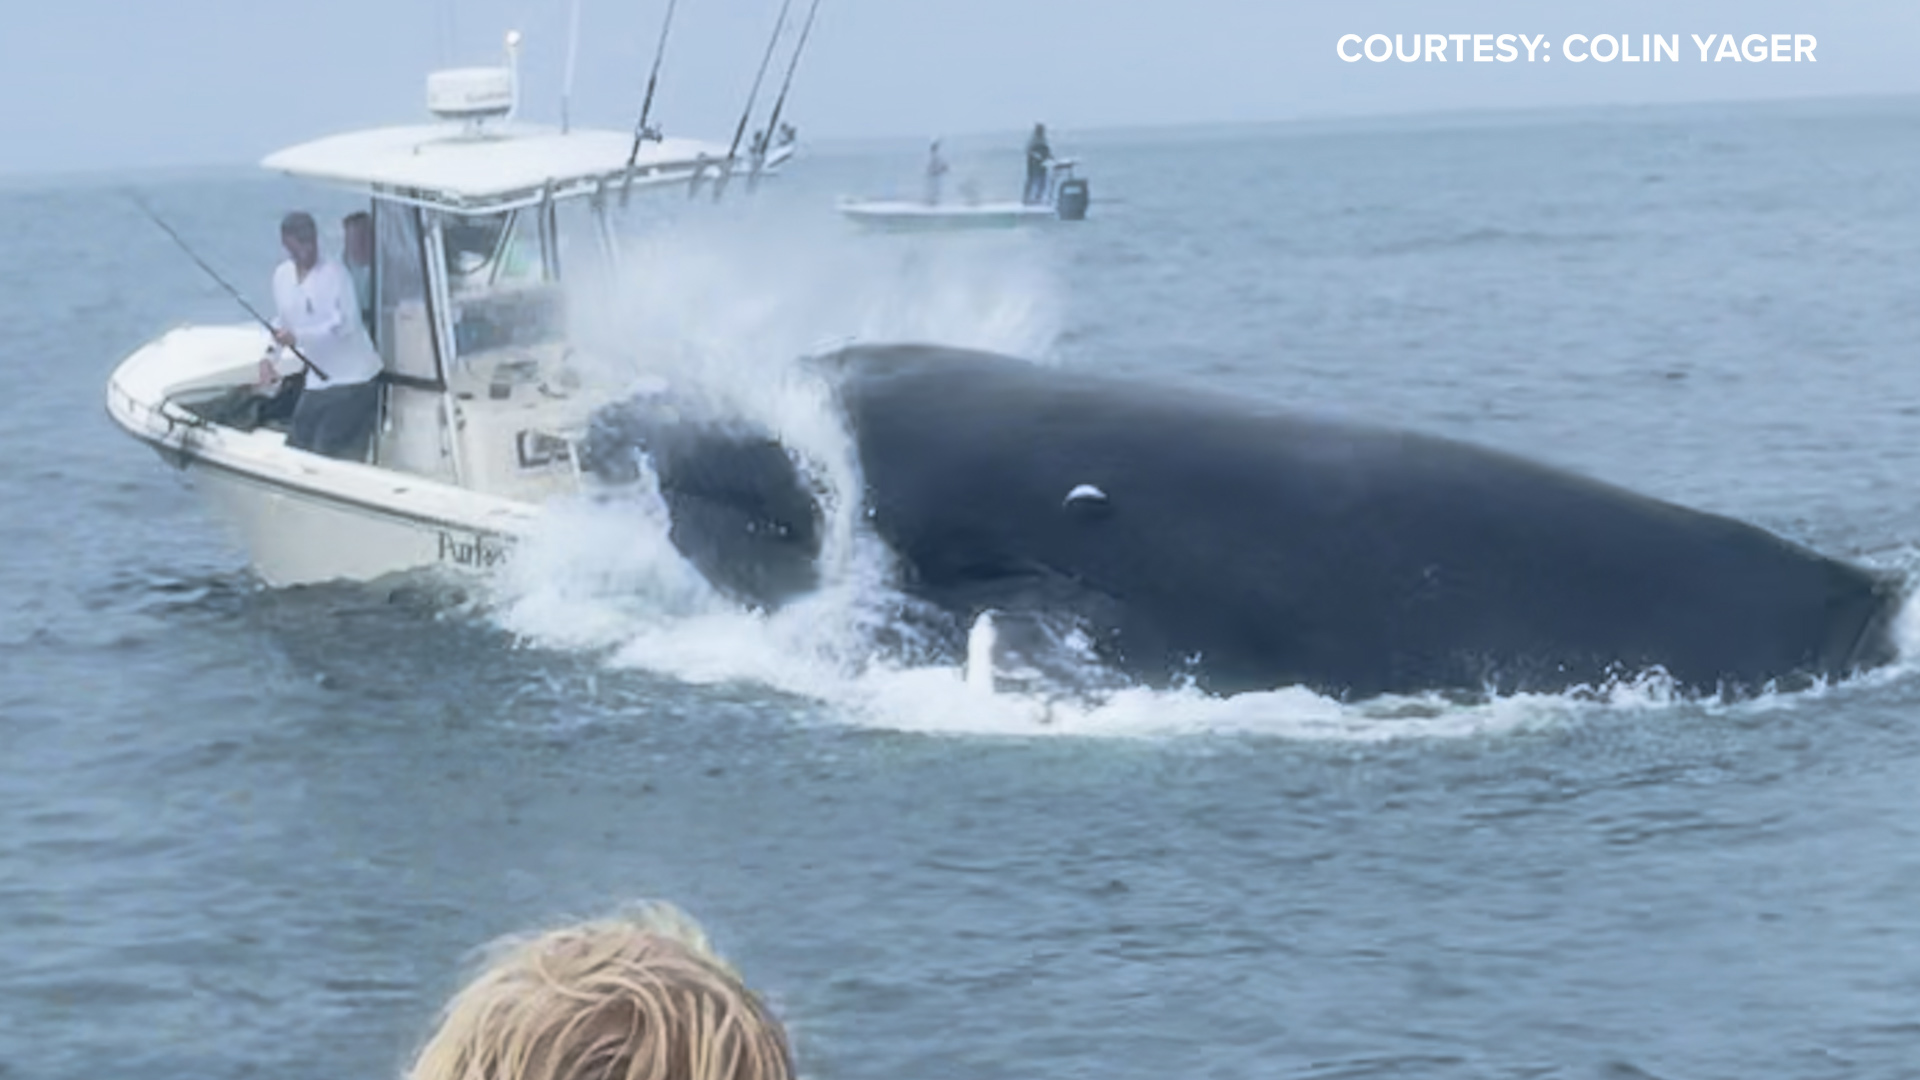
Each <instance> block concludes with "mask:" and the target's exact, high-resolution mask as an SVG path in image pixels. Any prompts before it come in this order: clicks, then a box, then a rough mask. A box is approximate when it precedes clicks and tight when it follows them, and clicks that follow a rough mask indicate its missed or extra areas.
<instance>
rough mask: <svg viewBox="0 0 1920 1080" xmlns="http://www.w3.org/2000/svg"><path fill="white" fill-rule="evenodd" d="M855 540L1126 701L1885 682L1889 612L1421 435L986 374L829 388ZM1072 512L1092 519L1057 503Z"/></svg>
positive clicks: (1729, 542)
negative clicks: (861, 504)
mask: <svg viewBox="0 0 1920 1080" xmlns="http://www.w3.org/2000/svg"><path fill="white" fill-rule="evenodd" d="M831 362H832V363H833V364H835V365H837V366H838V368H839V369H840V379H841V389H840V392H841V400H842V403H843V405H844V407H845V408H846V410H847V414H848V418H849V421H850V423H851V425H852V427H853V430H854V432H855V436H856V438H857V440H858V443H859V448H860V458H861V461H862V465H863V468H864V470H865V478H866V483H867V488H868V490H867V498H868V500H869V508H870V512H871V517H872V520H873V523H874V525H875V527H876V529H878V530H879V532H880V533H881V535H882V536H883V537H884V538H885V539H886V540H887V541H888V542H889V543H890V545H892V547H893V548H894V550H895V551H896V552H897V554H898V555H899V556H900V558H901V562H902V565H903V567H904V568H905V571H906V574H907V577H908V581H907V584H908V586H909V587H910V588H911V589H912V590H913V591H915V592H917V593H919V594H920V595H922V596H924V597H926V598H928V599H930V600H932V601H934V602H935V603H938V604H940V605H942V606H944V607H947V608H948V609H950V610H952V611H954V612H955V613H956V614H958V615H960V616H961V617H963V618H964V617H968V616H970V614H971V613H973V612H975V611H978V610H982V609H986V608H997V609H1001V610H1008V609H1019V608H1022V607H1029V608H1047V607H1053V608H1057V609H1060V610H1063V611H1066V612H1070V613H1072V614H1075V615H1077V616H1079V617H1080V618H1082V619H1083V620H1085V621H1086V622H1087V623H1088V624H1089V625H1090V626H1091V627H1092V628H1093V629H1094V631H1095V633H1096V638H1097V640H1098V642H1099V644H1100V646H1101V648H1102V649H1103V650H1105V651H1106V652H1107V653H1108V655H1109V656H1110V657H1111V658H1113V659H1114V660H1116V661H1117V662H1118V663H1119V664H1121V665H1122V666H1124V667H1125V668H1126V669H1128V670H1129V671H1131V672H1133V673H1134V674H1136V675H1137V676H1139V677H1142V678H1144V679H1146V680H1147V681H1149V682H1166V681H1172V680H1180V679H1182V678H1189V677H1190V678H1192V679H1193V680H1194V681H1196V682H1197V683H1198V684H1199V685H1201V686H1204V687H1207V688H1210V689H1214V690H1220V691H1234V690H1242V689H1249V688H1260V687H1272V686H1279V685H1287V684H1302V685H1306V686H1310V687H1314V688H1316V689H1320V690H1323V691H1328V692H1334V693H1342V694H1351V695H1369V694H1375V693H1380V692H1387V691H1401V690H1419V689H1429V688H1448V687H1458V688H1468V689H1479V688H1484V687H1495V688H1499V689H1503V690H1512V689H1559V688H1565V687H1567V686H1570V685H1575V684H1579V683H1596V682H1600V681H1603V680H1605V679H1606V678H1608V677H1609V676H1612V675H1618V674H1633V673H1636V672H1639V671H1643V670H1646V669H1649V668H1652V667H1654V666H1659V667H1662V668H1664V669H1665V670H1666V671H1667V672H1668V673H1669V674H1670V675H1672V676H1673V677H1674V678H1675V679H1676V680H1677V681H1678V682H1680V683H1681V684H1683V685H1684V686H1686V687H1689V688H1694V689H1701V690H1714V689H1718V688H1724V689H1727V690H1733V691H1737V690H1753V689H1757V688H1760V687H1762V686H1764V685H1765V684H1767V683H1769V682H1779V683H1781V684H1783V685H1793V684H1795V683H1796V682H1800V681H1804V680H1805V679H1807V678H1809V677H1813V676H1840V675H1844V674H1846V673H1848V672H1850V671H1852V670H1855V669H1857V668H1861V667H1866V666H1871V665H1874V664H1878V663H1881V662H1884V661H1886V660H1887V659H1889V658H1890V657H1891V655H1892V649H1891V646H1890V644H1889V638H1888V629H1887V627H1888V623H1889V621H1890V619H1891V616H1892V614H1893V613H1894V611H1895V609H1896V607H1897V604H1898V601H1899V597H1898V595H1897V590H1896V589H1895V588H1893V587H1892V585H1891V584H1890V583H1889V582H1887V581H1885V580H1882V579H1880V578H1879V577H1876V576H1875V575H1873V574H1871V573H1869V572H1867V571H1865V570H1863V569H1860V568H1858V567H1854V566H1850V565H1847V564H1845V563H1842V562H1839V561H1836V560H1833V559H1830V558H1826V557H1824V556H1822V555H1819V554H1817V553H1815V552H1813V551H1810V550H1807V549H1806V548H1803V547H1800V546H1798V545H1795V544H1792V543H1789V542H1787V541H1785V540H1782V539H1780V538H1779V537H1776V536H1773V535H1772V534H1770V533H1767V532H1765V531H1763V530H1761V529H1758V528H1755V527H1753V526H1750V525H1746V524H1743V523H1741V522H1737V521H1733V520H1730V519H1727V518H1724V517H1718V516H1714V515H1711V514H1705V513H1700V512H1697V511H1692V510H1687V509H1684V508H1681V507H1678V506H1674V505H1671V504H1668V503H1664V502H1660V501H1658V500H1654V499H1650V498H1646V497H1643V496H1639V495H1635V494H1633V493H1631V492H1628V491H1624V490H1621V489H1619V488H1615V487H1612V486H1609V485H1605V484H1601V483H1598V482H1595V481H1592V480H1588V479H1584V478H1581V477H1577V476H1573V475H1570V474H1567V473H1564V472H1560V471H1556V470H1553V469H1549V468H1545V467H1543V466H1540V465H1537V464H1533V463H1530V462H1527V461H1524V460H1521V459H1518V458H1515V457H1512V456H1509V455H1505V454H1499V453H1495V452H1491V451H1488V450H1484V449H1479V448H1475V447H1472V446H1467V445H1463V444H1460V443H1455V442H1451V441H1447V440H1443V439H1438V438H1434V437H1429V436H1422V435H1417V434H1410V433H1406V432H1399V431H1390V430H1381V429H1373V428H1365V427H1355V426H1350V425H1344V424H1337V423H1331V422H1327V421H1324V420H1315V419H1307V418H1301V417H1298V416H1291V415H1287V414H1284V413H1280V412H1275V411H1268V410H1263V409H1260V408H1257V407H1254V406H1251V405H1249V404H1247V403H1244V402H1240V401H1237V400H1235V399H1232V398H1226V397H1221V396H1211V395H1203V394H1197V393H1188V392H1181V391H1171V390H1167V389H1165V388H1160V387H1150V386H1145V385H1141V384H1138V383H1133V382H1128V381H1124V380H1119V379H1105V378H1099V377H1093V376H1088V375H1085V374H1082V373H1064V372H1060V371H1056V370H1051V369H1048V368H1044V367H1040V366H1036V365H1032V364H1028V363H1025V362H1022V361H1017V360H1012V359H1008V358H1005V357H999V356H994V355H991V354H984V353H972V352H965V351H961V350H952V349H942V348H933V347H924V346H869V347H856V348H852V349H848V350H844V351H843V352H841V353H839V354H837V355H836V357H834V358H833V360H832V361H831ZM1080 485H1091V486H1092V487H1094V488H1097V489H1098V490H1099V491H1100V492H1101V493H1102V494H1104V496H1105V498H1104V500H1101V499H1097V498H1092V497H1086V498H1081V499H1077V500H1075V501H1073V502H1071V503H1069V502H1068V501H1067V495H1068V493H1069V492H1070V491H1072V490H1073V489H1075V488H1076V487H1079V486H1080Z"/></svg>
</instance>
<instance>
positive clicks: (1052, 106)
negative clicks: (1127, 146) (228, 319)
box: [0, 0, 1920, 174]
mask: <svg viewBox="0 0 1920 1080" xmlns="http://www.w3.org/2000/svg"><path fill="white" fill-rule="evenodd" d="M575 3H576V0H319V2H316V0H298V2H295V0H57V2H56V0H16V2H15V3H11V4H9V5H8V6H9V8H10V9H13V10H9V12H8V18H7V20H6V22H5V24H4V33H0V94H4V96H5V99H6V101H7V105H6V106H4V107H0V174H20V173H49V172H70V171H88V172H91V171H102V170H117V169H153V168H178V167H198V166H222V165H241V164H246V163H250V162H253V161H256V160H258V159H259V158H260V157H261V156H263V155H265V154H266V153H268V152H269V151H271V150H273V149H276V148H278V147H280V146H284V145H288V144H291V143H295V142H301V141H304V140H306V139H309V138H315V137H319V136H322V135H327V134H333V133H336V132H340V131H345V130H351V129H354V128H359V127H368V126H377V125H383V124H391V123H410V122H416V121H419V120H423V119H425V118H426V114H425V81H426V74H427V72H428V71H429V70H431V69H433V68H435V67H446V66H464V65H475V64H492V63H497V62H499V60H500V57H501V55H502V51H501V41H502V39H503V37H504V35H505V33H506V31H507V30H509V29H518V30H520V31H521V33H522V35H523V37H524V45H523V48H522V87H523V90H522V94H523V102H524V105H523V110H522V115H523V117H524V118H526V119H530V120H547V121H555V120H557V119H558V117H559V103H560V98H561V91H562V86H563V83H564V78H563V75H564V71H565V68H566V57H567V53H568V23H569V16H570V13H571V10H572V7H573V5H574V4H575ZM790 3H791V9H790V11H789V12H788V18H787V19H786V21H785V23H784V30H783V33H782V35H781V37H780V39H779V48H778V51H777V52H776V53H775V57H774V61H773V64H772V67H771V69H770V70H769V71H768V74H767V76H766V85H765V86H763V88H762V90H761V95H760V99H759V101H760V104H759V115H760V116H764V115H765V112H766V110H767V109H768V108H769V107H770V105H771V102H772V99H773V97H774V96H775V95H776V94H777V93H778V90H779V87H780V83H781V81H782V79H783V78H784V76H785V74H786V65H787V59H788V55H789V53H790V50H791V48H792V46H793V44H794V43H795V41H796V39H797V37H798V34H799V28H800V24H801V23H802V22H803V20H804V16H805V13H806V11H807V9H808V6H809V4H810V3H812V0H790ZM577 4H578V10H579V22H580V34H579V38H578V42H579V44H578V50H577V54H576V56H577V59H576V63H575V79H574V84H573V91H572V98H571V100H572V102H573V104H572V109H571V112H572V116H573V118H574V122H575V123H576V124H591V125H595V126H611V127H617V128H621V129H629V128H631V126H632V123H633V120H634V118H635V116H636V115H637V114H638V111H639V104H640V98H641V95H642V91H643V89H644V87H645V84H646V76H647V70H648V68H649V66H650V64H651V61H652V58H653V53H654V48H655V44H656V42H657V40H658V36H659V32H660V24H661V20H662V16H663V14H664V13H665V11H666V6H667V0H577ZM780 7H781V0H678V7H677V11H676V14H675V17H674V23H673V27H672V32H671V36H670V38H669V39H668V42H667V50H666V58H665V63H664V65H663V66H662V69H661V78H660V89H659V92H658V96H657V98H656V102H655V117H656V118H657V119H659V120H660V121H661V122H662V123H663V125H664V127H665V128H666V130H667V131H668V132H669V133H670V134H675V135H683V136H691V137H704V138H709V139H715V140H717V141H721V142H725V141H727V139H729V138H730V137H731V135H732V131H733V128H734V126H735V124H736V123H737V121H738V118H739V115H740V111H741V109H742V107H743V105H744V104H745V103H746V100H747V96H748V91H749V88H750V87H751V85H752V83H753V79H754V72H755V69H756V67H757V66H758V65H759V64H760V60H761V56H762V54H763V53H764V52H765V50H766V47H767V42H768V40H769V35H770V34H771V33H772V30H773V28H774V26H775V23H776V19H777V16H778V14H779V12H780ZM1509 33H1510V34H1515V35H1526V36H1528V37H1530V38H1534V39H1538V38H1539V37H1540V36H1541V35H1544V36H1545V39H1546V44H1545V45H1544V46H1543V47H1542V53H1541V55H1542V57H1543V59H1540V60H1535V61H1531V62H1529V61H1527V60H1526V59H1525V56H1526V54H1525V53H1524V51H1521V52H1519V53H1518V56H1519V59H1517V60H1514V61H1509V62H1500V61H1498V60H1487V61H1479V62H1475V61H1474V60H1473V59H1472V56H1473V42H1472V41H1466V42H1463V43H1460V44H1457V45H1456V44H1455V43H1454V42H1453V41H1451V40H1450V39H1449V40H1448V41H1447V43H1446V45H1445V51H1444V55H1445V56H1446V57H1447V60H1445V61H1439V60H1432V59H1426V58H1424V57H1425V51H1424V50H1423V59H1422V60H1420V61H1418V62H1411V63H1403V62H1401V61H1399V60H1397V59H1394V60H1388V61H1385V62H1382V63H1374V62H1371V61H1368V60H1366V59H1361V60H1358V61H1355V62H1347V61H1344V60H1342V59H1341V58H1340V57H1339V55H1338V54H1337V46H1338V44H1339V39H1340V37H1341V36H1342V35H1345V34H1357V35H1360V38H1361V40H1360V41H1355V42H1350V43H1349V44H1348V45H1347V49H1348V50H1349V55H1353V54H1354V52H1355V51H1356V50H1358V49H1359V48H1361V47H1363V45H1362V42H1363V41H1364V39H1365V38H1366V37H1367V36H1369V35H1373V34H1384V35H1387V36H1388V37H1389V38H1391V37H1393V36H1394V35H1402V36H1403V37H1404V38H1405V39H1406V40H1407V41H1408V42H1409V43H1410V42H1411V35H1415V34H1421V35H1426V34H1443V35H1451V34H1488V35H1499V34H1509ZM1576 34H1578V35H1585V36H1586V37H1587V38H1589V39H1591V38H1596V37H1598V36H1599V35H1602V34H1611V35H1614V37H1615V38H1620V37H1625V38H1627V39H1628V40H1629V44H1630V48H1629V51H1630V52H1631V53H1632V54H1634V55H1638V54H1640V53H1641V52H1642V51H1643V48H1644V46H1643V39H1642V35H1656V34H1657V35H1676V34H1677V35H1679V45H1680V49H1679V51H1680V58H1679V60H1678V61H1671V60H1662V61H1661V62H1659V63H1654V62H1648V61H1641V62H1627V61H1625V60H1624V59H1616V60H1614V61H1611V62H1601V61H1598V60H1594V59H1588V60H1584V61H1580V62H1575V61H1574V60H1573V59H1572V56H1573V55H1586V53H1587V51H1588V50H1589V49H1591V48H1593V46H1592V44H1591V43H1576V44H1575V46H1574V48H1575V52H1574V53H1573V54H1569V55H1562V52H1563V46H1564V45H1565V44H1566V39H1567V38H1568V37H1569V36H1570V35H1576ZM1709 34H1712V35H1716V38H1715V40H1714V42H1713V43H1712V45H1711V46H1710V51H1711V52H1716V53H1717V52H1718V44H1719V42H1718V36H1720V35H1727V34H1731V35H1734V36H1735V37H1737V38H1740V39H1743V40H1744V39H1745V38H1746V37H1747V36H1748V35H1751V34H1765V35H1775V34H1808V35H1812V36H1813V37H1814V39H1815V40H1816V41H1817V46H1816V47H1815V49H1814V52H1813V57H1814V59H1813V60H1812V61H1811V62H1807V61H1800V62H1780V63H1776V62H1773V61H1772V60H1771V59H1769V60H1767V61H1764V62H1752V61H1749V60H1745V59H1741V60H1734V59H1732V58H1731V57H1730V56H1729V57H1727V58H1723V59H1720V60H1711V59H1710V60H1707V61H1702V60H1701V59H1700V54H1699V49H1698V47H1697V46H1696V45H1695V43H1694V42H1693V40H1692V38H1693V37H1694V35H1698V36H1700V37H1702V38H1705V37H1706V36H1707V35H1709ZM1771 40H1772V39H1771V38H1769V39H1768V42H1767V43H1765V45H1757V46H1752V47H1750V50H1749V51H1752V49H1754V48H1765V47H1766V45H1770V44H1771ZM1488 46H1489V55H1495V54H1494V53H1493V49H1494V47H1495V44H1494V39H1492V38H1489V39H1488ZM1406 48H1408V49H1409V50H1410V49H1411V45H1410V44H1408V45H1407V46H1406ZM1380 51H1381V46H1380V45H1376V46H1375V52H1376V54H1378V53H1379V52H1380ZM1600 51H1601V52H1603V53H1604V52H1608V51H1610V46H1608V45H1602V46H1601V47H1600ZM1457 52H1460V53H1464V59H1461V60H1456V59H1455V56H1456V54H1457ZM1547 55H1551V57H1552V58H1551V59H1550V60H1548V59H1544V57H1545V56H1547ZM1914 94H1920V0H1857V2H1851V3H1839V2H1825V0H1667V2H1663V3H1655V2H1642V0H1612V2H1606V3H1598V2H1588V0H1556V2H1553V3H1540V2H1538V0H1531V2H1521V0H1348V2H1345V3H1341V4H1326V3H1306V2H1294V0H1180V2H1177V3H1175V2H1158V0H1155V2H1146V0H819V10H818V16H817V20H816V22H815V25H814V27H813V31H812V36H811V40H810V42H809V43H808V45H807V48H806V51H805V52H804V54H803V55H802V56H801V57H800V61H799V66H798V69H797V71H796V74H795V76H794V80H793V85H792V90H791V93H790V95H789V98H788V100H787V102H786V105H785V109H784V112H783V116H785V117H788V118H790V119H792V120H793V121H794V122H795V123H796V124H797V125H798V126H799V127H800V129H801V132H802V135H803V137H805V138H809V139H814V140H841V139H867V138H892V137H908V136H911V137H915V138H923V137H928V136H932V135H948V136H962V135H968V134H979V133H991V132H1018V131H1021V130H1024V129H1025V128H1027V127H1030V126H1031V125H1032V124H1033V123H1034V122H1035V121H1037V120H1044V121H1046V123H1047V124H1048V128H1049V130H1050V131H1053V132H1055V133H1056V140H1057V139H1058V138H1059V137H1060V134H1059V133H1071V132H1074V131H1078V130H1093V129H1102V128H1115V127H1126V128H1131V127H1155V126H1163V125H1190V124H1222V123H1248V122H1270V121H1292V120H1303V119H1326V118H1342V117H1355V116H1378V115H1388V116H1392V115H1405V114H1420V113H1431V112H1448V111H1458V110H1485V109H1502V110H1504V109H1527V108H1541V107H1555V106H1587V105H1606V104H1645V103H1660V102H1721V101H1744V100H1759V99H1792V98H1817V97H1833V96H1844V95H1872V96H1881V95H1887V96H1892V95H1914Z"/></svg>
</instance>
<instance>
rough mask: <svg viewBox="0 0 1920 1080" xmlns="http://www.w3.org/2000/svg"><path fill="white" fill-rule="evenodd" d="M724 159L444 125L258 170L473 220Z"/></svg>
mask: <svg viewBox="0 0 1920 1080" xmlns="http://www.w3.org/2000/svg"><path fill="white" fill-rule="evenodd" d="M630 157H631V158H632V164H631V165H629V163H628V159H629V158H630ZM726 158H727V148H726V147H724V146H721V145H718V144H716V143H709V142H703V141H699V140H695V139H679V138H668V139H660V140H652V139H649V140H647V141H645V142H643V143H642V144H641V146H640V150H639V153H638V154H637V155H636V154H635V153H634V148H633V136H632V135H631V134H628V133H625V132H618V131H596V130H583V129H577V128H576V129H574V130H572V131H566V132H563V131H561V130H560V129H558V128H553V127H544V126H539V125H531V124H504V125H501V126H498V127H488V128H484V129H481V130H478V131H476V130H475V129H474V128H473V127H472V126H471V125H466V124H459V123H441V124H422V125H414V126H409V127H389V128H376V129H373V130H369V131H355V132H350V133H348V134H344V135H334V136H330V137H328V138H324V139H316V140H314V141H312V142H306V143H301V144H300V145H298V146H291V147H288V148H287V149H285V150H281V151H278V152H276V153H273V154H270V155H268V156H267V158H266V159H265V160H263V161H262V162H261V165H263V166H264V167H266V168H268V169H273V170H275V171H278V172H284V173H288V174H290V175H293V176H299V177H305V178H308V179H313V180H323V181H327V182H330V183H336V184H344V185H347V186H349V187H353V188H357V189H361V190H364V191H367V192H369V193H371V194H373V195H374V196H376V197H378V198H383V199H390V200H394V201H398V202H407V203H413V204H416V205H420V206H428V207H435V208H439V209H445V210H454V211H460V212H467V213H473V212H497V211H502V210H511V209H514V208H517V207H521V206H529V205H532V204H534V203H537V202H540V201H542V200H544V199H551V198H566V197H568V196H572V195H584V194H589V193H591V192H593V191H596V190H605V189H607V188H610V187H615V186H621V185H630V186H636V187H637V186H641V185H655V184H665V183H671V182H674V181H680V180H690V179H692V178H693V176H694V175H695V174H696V173H698V172H700V171H701V170H703V169H716V168H724V167H726V165H725V162H726Z"/></svg>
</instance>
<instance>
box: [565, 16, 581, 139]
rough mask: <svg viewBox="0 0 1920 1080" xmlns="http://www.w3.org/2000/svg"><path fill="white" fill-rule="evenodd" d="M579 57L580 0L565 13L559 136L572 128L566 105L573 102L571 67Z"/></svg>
mask: <svg viewBox="0 0 1920 1080" xmlns="http://www.w3.org/2000/svg"><path fill="white" fill-rule="evenodd" d="M579 55H580V0H573V5H572V8H571V10H569V11H568V12H567V71H566V75H565V76H564V77H563V78H562V80H561V83H560V134H562V135H565V134H566V133H567V132H568V130H569V129H571V128H572V126H573V125H572V123H571V118H570V117H569V115H568V110H567V105H568V103H569V102H571V101H572V100H573V65H574V61H575V60H576V59H577V58H578V57H579Z"/></svg>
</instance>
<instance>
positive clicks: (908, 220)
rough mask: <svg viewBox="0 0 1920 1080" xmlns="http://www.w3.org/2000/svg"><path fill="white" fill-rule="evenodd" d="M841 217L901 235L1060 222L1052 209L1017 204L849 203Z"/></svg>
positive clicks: (1009, 227) (844, 206)
mask: <svg viewBox="0 0 1920 1080" xmlns="http://www.w3.org/2000/svg"><path fill="white" fill-rule="evenodd" d="M840 213H841V215H842V216H844V217H846V218H847V219H848V220H850V221H854V222H858V223H859V224H861V225H865V226H867V227H869V228H876V229H886V230H889V231H899V232H917V231H940V230H949V229H1012V228H1018V227H1020V226H1022V225H1037V224H1041V223H1043V222H1048V221H1058V220H1059V219H1060V216H1059V214H1058V213H1057V212H1055V210H1054V208H1053V207H1051V206H1045V205H1036V204H1029V203H1017V202H999V203H916V202H907V201H904V200H899V201H878V200H875V201H849V202H843V203H841V204H840Z"/></svg>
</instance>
